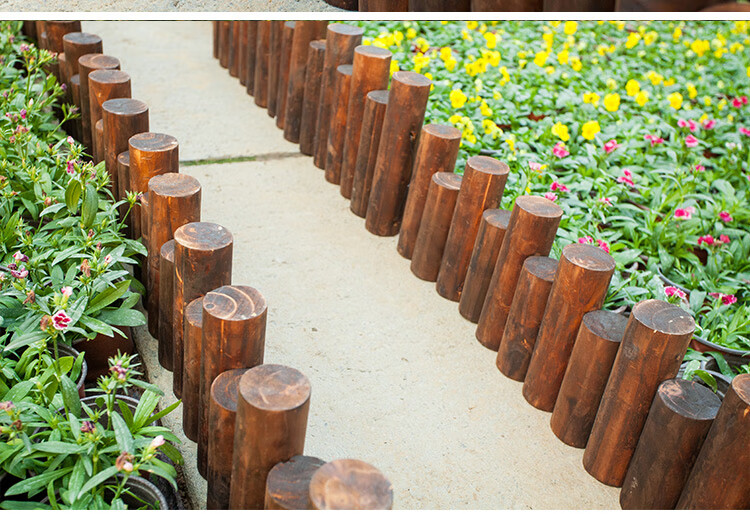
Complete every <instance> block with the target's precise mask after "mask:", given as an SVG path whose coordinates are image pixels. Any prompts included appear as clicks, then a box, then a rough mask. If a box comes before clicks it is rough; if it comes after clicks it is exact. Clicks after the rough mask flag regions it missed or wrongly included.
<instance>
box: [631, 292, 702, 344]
mask: <svg viewBox="0 0 750 514" xmlns="http://www.w3.org/2000/svg"><path fill="white" fill-rule="evenodd" d="M631 316H633V318H634V319H635V320H637V321H638V322H639V323H641V324H642V325H644V326H645V327H647V328H650V329H651V330H653V331H655V332H661V333H664V334H668V335H677V336H682V335H689V334H692V333H693V331H694V330H695V320H694V319H693V317H692V316H691V315H690V314H688V313H687V312H686V311H684V310H683V309H681V308H680V307H678V306H676V305H672V304H671V303H669V302H665V301H664V300H655V299H650V300H642V301H640V302H638V303H637V304H635V307H633V312H632V314H631Z"/></svg>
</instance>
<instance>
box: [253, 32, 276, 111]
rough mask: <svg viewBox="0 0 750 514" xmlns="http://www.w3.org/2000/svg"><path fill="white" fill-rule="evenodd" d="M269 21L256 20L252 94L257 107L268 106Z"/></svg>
mask: <svg viewBox="0 0 750 514" xmlns="http://www.w3.org/2000/svg"><path fill="white" fill-rule="evenodd" d="M271 23H272V22H270V21H268V20H260V21H258V38H257V39H256V41H255V73H253V96H254V97H255V105H257V106H258V107H267V106H268V96H269V95H268V71H269V60H268V59H269V52H270V45H271Z"/></svg>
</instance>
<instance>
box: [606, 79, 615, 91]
mask: <svg viewBox="0 0 750 514" xmlns="http://www.w3.org/2000/svg"><path fill="white" fill-rule="evenodd" d="M607 87H608V88H609V89H617V81H616V80H615V79H613V78H608V79H607Z"/></svg>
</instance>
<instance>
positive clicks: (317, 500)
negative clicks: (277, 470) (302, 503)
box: [310, 459, 393, 510]
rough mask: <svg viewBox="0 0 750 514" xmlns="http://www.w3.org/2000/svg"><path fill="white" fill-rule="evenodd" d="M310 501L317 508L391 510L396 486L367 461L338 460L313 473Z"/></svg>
mask: <svg viewBox="0 0 750 514" xmlns="http://www.w3.org/2000/svg"><path fill="white" fill-rule="evenodd" d="M310 502H311V503H312V505H313V507H314V508H316V509H317V510H333V509H347V510H388V509H391V508H392V507H393V486H392V485H391V482H390V481H389V480H388V479H387V478H386V477H385V476H384V475H383V474H382V473H381V472H380V471H378V469H377V468H375V467H374V466H372V465H370V464H367V463H366V462H362V461H360V460H355V459H340V460H334V461H332V462H329V463H328V464H324V465H323V466H321V467H320V469H318V471H316V472H315V474H314V475H313V477H312V480H311V481H310Z"/></svg>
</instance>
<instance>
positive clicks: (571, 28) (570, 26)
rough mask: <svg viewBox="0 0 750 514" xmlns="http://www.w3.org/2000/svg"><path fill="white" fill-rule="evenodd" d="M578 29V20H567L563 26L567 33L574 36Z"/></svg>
mask: <svg viewBox="0 0 750 514" xmlns="http://www.w3.org/2000/svg"><path fill="white" fill-rule="evenodd" d="M576 30H578V22H577V21H571V20H569V21H566V22H565V25H564V26H563V32H565V33H566V34H567V35H569V36H572V35H573V34H575V33H576Z"/></svg>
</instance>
